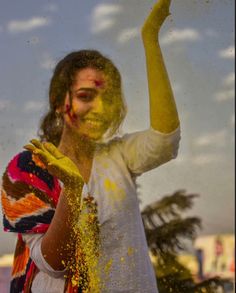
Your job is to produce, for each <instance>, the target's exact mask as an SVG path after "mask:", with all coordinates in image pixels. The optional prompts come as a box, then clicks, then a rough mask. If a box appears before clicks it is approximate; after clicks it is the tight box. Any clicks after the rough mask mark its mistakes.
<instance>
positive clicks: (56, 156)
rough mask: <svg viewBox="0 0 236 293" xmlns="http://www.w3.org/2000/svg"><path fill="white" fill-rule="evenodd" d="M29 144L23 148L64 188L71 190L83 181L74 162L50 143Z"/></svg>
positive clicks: (35, 140) (33, 141)
mask: <svg viewBox="0 0 236 293" xmlns="http://www.w3.org/2000/svg"><path fill="white" fill-rule="evenodd" d="M30 142H31V144H27V145H25V146H24V148H25V149H27V150H29V151H31V152H32V153H33V154H34V155H36V156H38V158H39V159H40V160H41V161H42V162H43V163H44V164H45V165H46V167H47V170H48V171H49V173H50V174H51V175H53V176H55V177H57V178H58V179H59V180H60V181H62V182H63V184H64V186H65V187H68V188H72V187H76V186H79V185H82V183H83V179H82V176H81V174H80V172H79V169H78V168H77V166H76V165H75V164H74V162H73V161H72V160H71V159H70V158H68V157H67V156H64V155H63V154H62V153H61V152H60V151H59V150H58V149H57V148H56V147H55V146H54V145H53V144H52V143H50V142H43V143H41V142H40V141H38V140H37V139H32V140H31V141H30Z"/></svg>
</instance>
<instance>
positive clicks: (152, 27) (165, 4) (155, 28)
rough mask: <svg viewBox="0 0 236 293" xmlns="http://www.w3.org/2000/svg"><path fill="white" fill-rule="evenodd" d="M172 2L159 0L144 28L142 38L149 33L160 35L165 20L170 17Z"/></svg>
mask: <svg viewBox="0 0 236 293" xmlns="http://www.w3.org/2000/svg"><path fill="white" fill-rule="evenodd" d="M170 4H171V0H159V1H158V2H157V3H156V4H155V5H154V6H153V8H152V11H151V13H150V14H149V15H148V17H147V19H146V20H145V22H144V25H143V27H142V36H143V37H144V36H145V34H147V33H155V34H158V33H159V30H160V28H161V26H162V24H163V23H164V21H165V19H166V18H167V17H168V16H169V15H170V11H169V8H170Z"/></svg>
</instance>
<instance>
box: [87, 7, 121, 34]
mask: <svg viewBox="0 0 236 293" xmlns="http://www.w3.org/2000/svg"><path fill="white" fill-rule="evenodd" d="M121 11H122V7H121V6H120V5H117V4H99V5H97V6H96V7H95V8H94V10H93V12H92V23H91V32H92V33H94V34H96V33H100V32H103V31H105V30H107V29H109V28H111V27H112V26H113V25H114V24H115V19H114V15H116V14H118V13H120V12H121Z"/></svg>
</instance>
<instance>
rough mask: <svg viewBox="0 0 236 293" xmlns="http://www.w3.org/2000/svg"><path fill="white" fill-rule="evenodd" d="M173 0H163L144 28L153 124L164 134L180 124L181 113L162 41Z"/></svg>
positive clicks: (143, 35) (158, 3) (153, 11)
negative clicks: (161, 32) (160, 43)
mask: <svg viewBox="0 0 236 293" xmlns="http://www.w3.org/2000/svg"><path fill="white" fill-rule="evenodd" d="M170 2H171V0H159V1H158V2H157V3H156V4H155V5H154V7H153V9H152V11H151V13H150V15H149V16H148V17H147V19H146V21H145V23H144V25H143V28H142V39H143V44H144V49H145V55H146V65H147V77H148V87H149V98H150V120H151V126H152V127H153V128H154V129H155V130H158V131H160V132H163V133H170V132H172V131H173V130H175V129H176V128H177V127H178V126H179V117H178V112H177V109H176V104H175V100H174V96H173V92H172V88H171V84H170V81H169V77H168V73H167V70H166V67H165V63H164V60H163V56H162V52H161V48H160V45H159V40H158V37H159V31H160V28H161V26H162V24H163V22H164V21H165V19H166V17H167V16H168V15H169V14H170V13H169V6H170Z"/></svg>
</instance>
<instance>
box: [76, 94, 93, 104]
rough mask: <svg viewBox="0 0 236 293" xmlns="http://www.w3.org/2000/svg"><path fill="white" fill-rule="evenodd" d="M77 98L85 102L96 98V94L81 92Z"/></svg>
mask: <svg viewBox="0 0 236 293" xmlns="http://www.w3.org/2000/svg"><path fill="white" fill-rule="evenodd" d="M76 98H77V99H79V100H82V101H85V102H90V101H91V100H92V99H93V98H94V95H93V93H88V92H80V93H78V94H77V95H76Z"/></svg>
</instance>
